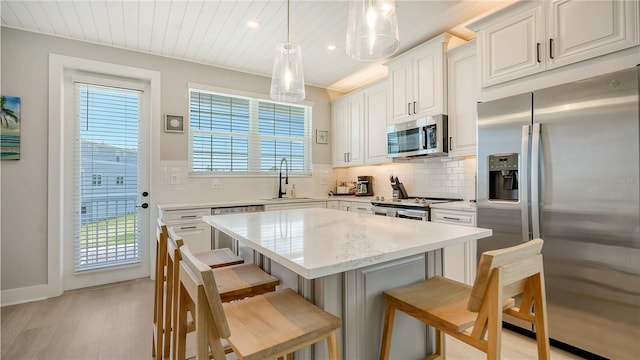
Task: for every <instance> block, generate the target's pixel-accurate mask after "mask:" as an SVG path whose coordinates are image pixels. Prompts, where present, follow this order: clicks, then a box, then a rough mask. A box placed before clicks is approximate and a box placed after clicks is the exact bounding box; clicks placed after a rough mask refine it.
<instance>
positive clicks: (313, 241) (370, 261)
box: [203, 208, 492, 279]
mask: <svg viewBox="0 0 640 360" xmlns="http://www.w3.org/2000/svg"><path fill="white" fill-rule="evenodd" d="M203 220H204V221H205V222H207V223H208V224H210V225H211V226H213V227H215V228H217V229H218V230H219V231H222V232H224V233H226V234H228V235H230V236H232V237H234V238H236V239H237V240H239V241H240V242H242V243H243V244H245V245H246V246H249V247H251V248H252V249H254V250H256V251H257V252H259V253H261V254H263V255H265V256H267V257H268V258H270V259H271V260H273V261H275V262H277V263H279V264H280V265H282V266H284V267H286V268H288V269H289V270H291V271H293V272H295V273H297V274H298V275H300V276H302V277H304V278H306V279H315V278H319V277H323V276H327V275H333V274H337V273H341V272H345V271H349V270H354V269H358V268H362V267H364V266H369V265H375V264H379V263H383V262H386V261H390V260H395V259H400V258H404V257H407V256H412V255H416V254H420V253H426V252H429V251H432V250H436V249H441V248H444V247H447V246H451V245H455V244H459V243H462V242H465V241H470V240H477V239H481V238H484V237H488V236H491V234H492V231H491V230H490V229H482V228H473V227H465V226H458V225H449V224H440V223H432V222H426V221H415V220H409V219H402V218H394V217H385V216H375V215H371V214H362V213H355V212H345V211H338V210H331V209H322V208H312V209H294V210H281V211H268V212H256V213H239V214H229V215H216V216H204V217H203Z"/></svg>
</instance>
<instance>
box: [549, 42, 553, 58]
mask: <svg viewBox="0 0 640 360" xmlns="http://www.w3.org/2000/svg"><path fill="white" fill-rule="evenodd" d="M549 57H550V58H552V59H553V39H549Z"/></svg>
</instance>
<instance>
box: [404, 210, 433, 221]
mask: <svg viewBox="0 0 640 360" xmlns="http://www.w3.org/2000/svg"><path fill="white" fill-rule="evenodd" d="M397 214H398V215H397V216H398V217H406V218H410V219H419V220H423V221H427V220H428V219H429V216H428V213H427V212H426V211H417V210H398V213H397Z"/></svg>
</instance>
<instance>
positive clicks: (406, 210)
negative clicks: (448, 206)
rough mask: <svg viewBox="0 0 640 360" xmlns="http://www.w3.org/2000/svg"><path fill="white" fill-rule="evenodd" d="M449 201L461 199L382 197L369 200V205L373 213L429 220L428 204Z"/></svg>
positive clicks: (429, 208) (429, 210)
mask: <svg viewBox="0 0 640 360" xmlns="http://www.w3.org/2000/svg"><path fill="white" fill-rule="evenodd" d="M450 201H462V199H446V198H421V197H408V198H407V199H390V200H385V199H384V197H383V198H380V199H376V200H371V205H373V207H372V211H373V214H374V215H382V216H393V217H400V218H407V219H412V220H420V221H430V220H431V207H430V205H431V204H436V203H442V202H450Z"/></svg>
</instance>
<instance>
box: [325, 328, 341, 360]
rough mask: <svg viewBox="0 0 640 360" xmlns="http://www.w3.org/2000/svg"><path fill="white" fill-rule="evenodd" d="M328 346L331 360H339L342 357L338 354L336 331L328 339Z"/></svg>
mask: <svg viewBox="0 0 640 360" xmlns="http://www.w3.org/2000/svg"><path fill="white" fill-rule="evenodd" d="M327 346H328V347H329V360H338V359H339V358H340V355H339V353H338V335H337V333H336V331H335V330H333V331H332V332H331V334H329V337H327Z"/></svg>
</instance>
